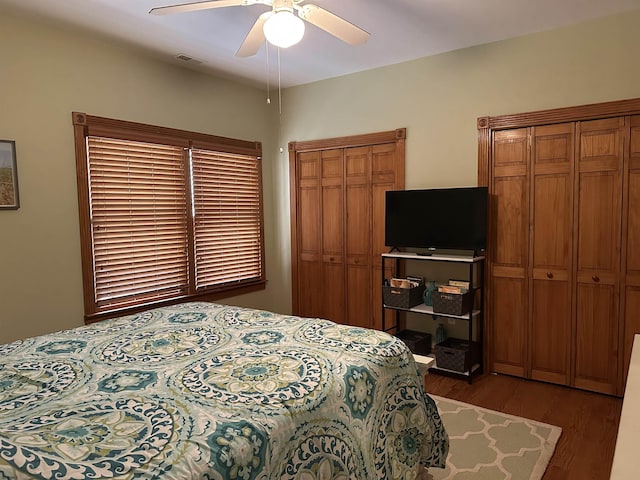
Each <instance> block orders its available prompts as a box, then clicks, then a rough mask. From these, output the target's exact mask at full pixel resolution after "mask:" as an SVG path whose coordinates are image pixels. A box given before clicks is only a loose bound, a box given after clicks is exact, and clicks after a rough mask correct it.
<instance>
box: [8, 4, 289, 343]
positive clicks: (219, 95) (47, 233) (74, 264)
mask: <svg viewBox="0 0 640 480" xmlns="http://www.w3.org/2000/svg"><path fill="white" fill-rule="evenodd" d="M72 111H82V112H86V113H88V114H91V115H99V116H105V117H112V118H118V119H124V120H130V121H136V122H143V123H149V124H155V125H163V126H168V127H173V128H180V129H185V130H193V131H199V132H206V133H212V134H216V135H222V136H228V137H233V138H240V139H246V140H257V141H261V142H263V148H264V151H265V159H264V197H265V211H266V212H267V218H266V226H265V227H266V228H265V230H266V237H267V258H277V256H276V255H272V254H271V253H270V251H271V250H273V246H274V244H275V243H276V240H275V239H274V237H273V232H274V228H273V221H272V220H271V219H272V218H273V215H272V213H271V212H272V211H273V195H272V192H273V189H272V183H273V176H272V173H271V169H272V164H273V159H272V156H271V155H270V152H271V151H273V149H274V147H273V138H274V132H273V131H272V129H271V126H270V125H271V122H269V118H270V111H269V110H268V109H267V107H266V102H265V101H264V93H263V92H261V91H259V90H257V89H253V88H248V87H245V86H241V85H239V84H237V83H234V82H229V81H225V80H218V79H215V78H213V77H210V76H206V75H202V74H198V73H194V72H193V71H190V70H187V69H184V68H180V67H177V66H173V65H170V64H168V63H163V62H160V61H157V60H154V59H152V58H149V57H146V56H142V55H140V54H139V53H137V52H134V51H129V50H128V49H127V48H126V47H124V46H118V45H113V44H110V43H109V42H107V41H105V40H102V39H99V38H92V37H88V36H86V35H85V34H84V33H78V32H73V31H68V30H65V29H64V28H63V27H58V26H53V25H48V24H40V23H32V22H31V21H27V20H25V19H23V18H20V17H15V16H12V14H10V13H9V12H3V11H1V10H0V139H12V140H15V141H16V150H17V156H18V178H19V188H20V202H21V207H20V209H19V210H17V211H0V343H5V342H8V341H11V340H14V339H17V338H23V337H27V336H33V335H39V334H43V333H47V332H51V331H55V330H60V329H64V328H70V327H74V326H78V325H81V324H82V314H83V306H82V283H81V266H80V246H79V230H78V208H77V196H76V195H77V193H76V177H75V175H76V173H75V171H76V170H75V157H74V150H73V129H72V124H71V112H72ZM267 268H268V274H269V279H270V280H271V281H270V282H269V286H268V289H267V290H266V291H264V292H259V293H255V294H250V295H245V296H242V297H238V298H233V299H229V300H228V301H229V302H230V303H236V304H242V305H247V306H249V305H250V306H255V307H261V308H268V309H273V310H286V309H288V308H290V306H289V305H288V304H284V305H283V304H282V303H280V302H279V300H280V299H281V298H282V296H281V295H280V294H279V292H278V291H276V292H275V293H274V290H282V288H278V279H279V278H282V274H281V273H280V271H279V270H280V269H281V267H279V266H278V264H277V263H276V262H275V261H268V263H267Z"/></svg>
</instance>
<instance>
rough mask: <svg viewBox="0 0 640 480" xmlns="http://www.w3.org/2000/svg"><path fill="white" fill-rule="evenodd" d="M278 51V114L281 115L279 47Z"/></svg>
mask: <svg viewBox="0 0 640 480" xmlns="http://www.w3.org/2000/svg"><path fill="white" fill-rule="evenodd" d="M276 48H277V49H278V113H280V115H282V86H281V82H280V47H276Z"/></svg>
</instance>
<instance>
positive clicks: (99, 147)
mask: <svg viewBox="0 0 640 480" xmlns="http://www.w3.org/2000/svg"><path fill="white" fill-rule="evenodd" d="M87 155H88V175H89V195H90V206H89V207H90V212H89V214H90V225H91V236H92V239H91V241H92V250H93V263H94V265H93V271H94V295H95V302H96V305H97V306H98V307H106V306H123V305H129V304H139V303H141V302H142V301H154V300H160V299H164V298H170V297H175V296H176V295H181V294H185V293H186V292H187V290H188V284H189V282H188V235H187V232H188V211H187V208H188V185H187V176H186V175H185V171H186V169H185V163H186V155H185V151H184V149H183V148H181V147H178V146H171V145H161V144H154V143H143V142H134V141H128V140H119V139H112V138H103V137H94V136H89V137H87Z"/></svg>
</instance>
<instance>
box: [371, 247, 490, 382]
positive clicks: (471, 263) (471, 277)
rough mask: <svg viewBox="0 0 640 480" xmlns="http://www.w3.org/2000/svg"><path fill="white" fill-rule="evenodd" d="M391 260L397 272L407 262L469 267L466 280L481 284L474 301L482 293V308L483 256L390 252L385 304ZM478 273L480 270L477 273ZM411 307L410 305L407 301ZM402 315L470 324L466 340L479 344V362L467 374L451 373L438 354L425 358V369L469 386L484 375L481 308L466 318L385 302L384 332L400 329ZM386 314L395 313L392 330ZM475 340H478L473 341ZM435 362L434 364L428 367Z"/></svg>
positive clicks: (384, 268) (385, 254)
mask: <svg viewBox="0 0 640 480" xmlns="http://www.w3.org/2000/svg"><path fill="white" fill-rule="evenodd" d="M388 260H391V261H393V262H395V270H394V271H395V272H398V271H401V270H400V267H401V266H402V264H403V263H406V262H407V261H410V260H411V261H422V262H425V261H426V262H450V263H458V264H463V265H466V267H467V268H468V274H467V275H466V279H467V280H468V281H469V283H470V284H471V285H473V284H474V282H476V281H477V282H478V285H475V288H474V290H475V292H474V298H473V299H474V301H477V300H478V298H476V296H475V293H479V302H478V304H477V305H476V306H478V305H480V306H482V305H483V288H482V283H483V282H482V279H483V276H484V261H485V257H484V256H473V255H472V254H471V252H468V254H467V255H463V254H460V255H457V254H456V253H455V252H453V253H452V254H447V255H445V254H444V253H442V254H438V253H434V254H433V255H420V254H418V253H415V252H395V251H394V252H389V253H383V254H382V285H383V292H382V293H383V295H382V297H383V302H384V293H385V290H384V285H386V284H387V282H388V280H385V274H386V273H387V269H386V267H385V261H388ZM478 270H479V271H478ZM411 301H412V302H416V301H418V298H414V299H413V300H411ZM407 304H408V302H407ZM469 306H470V305H469V304H466V305H465V307H467V308H468V307H469ZM399 312H411V313H416V314H422V315H430V316H431V317H432V318H433V319H434V320H435V319H437V318H450V319H459V320H466V321H467V327H468V328H467V335H466V339H465V338H464V337H463V340H466V341H469V342H473V341H475V342H477V343H478V353H477V354H478V359H479V360H478V363H476V364H474V365H473V366H472V367H471V369H470V370H468V371H466V372H459V371H455V370H449V369H446V368H439V367H438V365H437V362H436V361H435V358H434V357H435V355H433V354H431V355H429V356H428V357H426V358H425V357H422V358H423V359H424V360H425V361H424V362H423V364H422V365H423V367H425V366H427V365H428V371H430V372H433V373H438V374H441V375H449V376H452V377H458V378H466V379H467V380H468V382H469V383H471V381H472V380H471V379H472V377H473V376H474V373H479V372H482V341H483V340H482V339H483V335H482V327H483V325H482V320H483V312H482V308H477V309H474V310H473V311H470V312H467V313H466V314H465V315H452V314H448V313H439V312H434V311H433V307H432V306H428V305H424V304H423V303H420V304H418V305H416V306H414V307H411V308H402V307H394V306H390V305H386V304H384V303H383V305H382V329H383V330H384V331H389V330H392V329H396V330H397V329H398V328H399V327H400V323H399V319H400V316H399V315H400V314H399ZM387 314H393V317H394V322H393V325H392V326H391V327H389V328H388V329H387V323H386V316H387ZM474 324H475V334H474ZM474 338H475V340H474ZM431 362H433V365H429V364H430V363H431Z"/></svg>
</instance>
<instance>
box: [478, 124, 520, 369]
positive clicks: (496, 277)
mask: <svg viewBox="0 0 640 480" xmlns="http://www.w3.org/2000/svg"><path fill="white" fill-rule="evenodd" d="M528 165H529V129H528V128H521V129H515V130H504V131H499V132H494V135H493V140H492V171H491V180H490V181H491V182H492V185H491V192H492V195H493V198H492V202H491V205H492V208H491V212H490V217H491V226H490V246H491V249H490V255H491V265H490V272H489V275H490V279H491V286H492V287H491V293H490V306H491V320H490V324H489V325H488V327H489V332H490V340H489V342H490V348H491V350H490V351H491V352H492V360H491V368H492V370H493V371H495V372H498V373H506V374H509V375H517V376H521V377H523V376H525V374H526V358H527V313H528V302H527V290H528V283H527V266H528V265H527V264H528V250H529V235H528V231H529V174H528Z"/></svg>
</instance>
